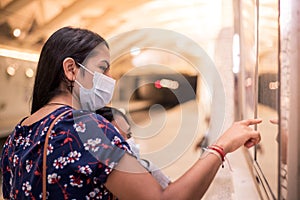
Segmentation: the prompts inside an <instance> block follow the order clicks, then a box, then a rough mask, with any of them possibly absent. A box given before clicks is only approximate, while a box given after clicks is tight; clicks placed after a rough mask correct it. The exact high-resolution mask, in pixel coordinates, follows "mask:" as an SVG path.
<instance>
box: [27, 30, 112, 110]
mask: <svg viewBox="0 0 300 200" xmlns="http://www.w3.org/2000/svg"><path fill="white" fill-rule="evenodd" d="M101 43H104V44H105V45H106V46H107V47H108V44H107V42H106V41H105V40H104V39H103V38H102V37H101V36H100V35H98V34H96V33H94V32H92V31H89V30H86V29H80V28H72V27H64V28H61V29H59V30H57V31H56V32H55V33H53V34H52V35H51V36H50V37H49V39H48V40H47V41H46V43H45V44H44V46H43V48H42V51H41V54H40V59H39V62H38V65H37V71H36V77H35V83H34V87H33V95H32V106H31V114H32V113H34V112H36V111H37V110H38V109H40V108H41V107H43V106H44V105H45V104H47V103H48V102H49V101H50V99H51V98H53V97H54V96H56V95H57V94H60V93H63V92H65V91H62V90H61V89H60V87H59V86H60V83H61V82H62V81H63V82H64V83H65V84H66V86H67V88H68V90H69V91H70V92H72V84H73V83H72V82H70V81H69V80H68V79H67V78H66V76H65V74H64V70H63V66H62V63H63V61H64V59H65V58H67V57H70V58H73V59H74V60H75V61H76V62H77V63H82V62H83V61H84V60H85V59H86V57H87V56H88V55H89V53H90V52H91V51H92V50H93V49H94V48H95V47H97V46H98V45H99V44H101Z"/></svg>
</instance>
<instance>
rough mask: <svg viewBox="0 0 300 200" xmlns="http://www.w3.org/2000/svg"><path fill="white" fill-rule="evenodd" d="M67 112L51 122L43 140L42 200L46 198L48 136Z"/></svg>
mask: <svg viewBox="0 0 300 200" xmlns="http://www.w3.org/2000/svg"><path fill="white" fill-rule="evenodd" d="M67 112H70V110H67V111H65V112H63V113H61V114H60V115H58V116H57V117H56V118H55V119H54V120H53V122H52V123H51V124H50V127H49V129H48V131H47V134H46V139H45V144H44V152H43V174H42V176H43V177H42V178H43V200H46V197H47V189H46V186H47V171H46V170H47V150H48V143H49V136H50V133H51V130H52V129H53V127H54V125H55V123H56V122H57V120H58V119H59V118H61V117H62V116H63V115H64V114H66V113H67Z"/></svg>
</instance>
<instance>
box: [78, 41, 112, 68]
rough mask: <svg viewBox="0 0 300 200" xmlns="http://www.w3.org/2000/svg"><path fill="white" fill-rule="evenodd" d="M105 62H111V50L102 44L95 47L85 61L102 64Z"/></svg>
mask: <svg viewBox="0 0 300 200" xmlns="http://www.w3.org/2000/svg"><path fill="white" fill-rule="evenodd" d="M103 62H105V63H107V64H109V63H110V52H109V49H108V48H107V46H106V45H104V44H101V45H98V46H97V47H95V48H94V49H93V50H92V51H91V52H90V53H89V55H88V56H87V57H86V59H85V60H84V62H83V63H86V64H89V63H96V64H102V63H103Z"/></svg>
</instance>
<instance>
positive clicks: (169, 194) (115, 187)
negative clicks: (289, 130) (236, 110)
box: [105, 119, 261, 200]
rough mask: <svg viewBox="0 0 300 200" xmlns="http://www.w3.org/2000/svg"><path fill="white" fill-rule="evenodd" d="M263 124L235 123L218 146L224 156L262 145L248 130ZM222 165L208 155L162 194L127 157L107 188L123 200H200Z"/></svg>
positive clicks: (216, 158)
mask: <svg viewBox="0 0 300 200" xmlns="http://www.w3.org/2000/svg"><path fill="white" fill-rule="evenodd" d="M260 122H261V120H258V119H253V120H244V121H240V122H236V123H234V124H233V126H232V127H231V128H229V129H228V130H227V131H226V132H225V133H224V134H223V135H222V136H221V137H220V138H219V139H218V141H217V142H216V144H217V145H218V146H221V147H222V148H223V149H224V152H225V153H230V152H233V151H235V150H236V149H237V148H239V147H240V146H242V145H245V146H246V147H248V148H249V147H252V146H253V145H256V144H257V143H258V142H259V141H260V134H259V132H257V131H254V130H253V129H252V128H250V127H249V126H250V125H254V124H257V123H260ZM220 164H221V162H220V159H219V158H218V157H217V156H216V155H214V154H208V155H207V156H206V157H205V158H203V159H199V160H198V161H197V162H196V163H195V164H194V165H193V166H192V167H191V168H190V169H189V170H188V171H187V172H186V173H185V174H184V175H182V176H181V177H180V178H179V179H178V180H176V181H175V182H173V183H171V184H170V185H169V186H168V187H167V188H166V189H165V190H163V189H162V188H161V187H160V185H159V184H158V183H157V182H156V181H155V179H154V178H153V177H152V176H151V175H150V174H149V173H148V172H147V171H146V170H145V169H144V168H143V167H142V166H141V165H140V164H139V163H138V161H137V160H136V159H135V158H134V157H132V156H130V155H127V154H125V156H124V157H123V158H122V159H121V161H120V163H119V164H118V166H117V168H116V169H114V170H113V171H112V172H111V174H110V175H109V176H108V179H107V182H106V184H105V186H106V187H107V189H108V190H110V191H111V192H112V193H113V194H114V195H116V196H117V197H118V198H119V199H121V200H127V199H128V200H129V199H130V200H131V199H139V200H148V199H149V200H155V199H160V200H161V199H178V200H179V199H182V200H186V199H189V200H190V199H197V200H198V199H200V198H201V197H202V196H203V195H204V194H205V192H206V190H207V188H208V187H209V185H210V183H211V182H212V180H213V178H214V177H215V175H216V173H217V171H218V169H219V167H220Z"/></svg>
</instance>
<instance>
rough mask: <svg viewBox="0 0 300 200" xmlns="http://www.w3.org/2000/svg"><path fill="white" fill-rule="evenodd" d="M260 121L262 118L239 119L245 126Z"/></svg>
mask: <svg viewBox="0 0 300 200" xmlns="http://www.w3.org/2000/svg"><path fill="white" fill-rule="evenodd" d="M261 122H262V119H245V120H243V121H241V123H242V124H245V125H246V126H250V125H255V124H259V123H261Z"/></svg>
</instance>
